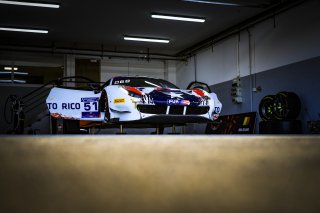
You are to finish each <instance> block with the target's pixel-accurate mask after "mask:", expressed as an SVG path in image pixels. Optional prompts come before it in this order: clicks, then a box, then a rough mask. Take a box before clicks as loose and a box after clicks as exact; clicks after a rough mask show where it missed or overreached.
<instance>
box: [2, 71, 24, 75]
mask: <svg viewBox="0 0 320 213" xmlns="http://www.w3.org/2000/svg"><path fill="white" fill-rule="evenodd" d="M8 74H14V75H29V73H27V72H6V71H0V75H8Z"/></svg>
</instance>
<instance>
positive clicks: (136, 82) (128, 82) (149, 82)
mask: <svg viewBox="0 0 320 213" xmlns="http://www.w3.org/2000/svg"><path fill="white" fill-rule="evenodd" d="M112 85H125V86H131V87H159V88H175V89H178V87H177V86H175V85H174V84H172V83H170V82H168V81H166V80H162V79H154V78H130V77H127V78H126V77H117V78H114V79H113V81H112Z"/></svg>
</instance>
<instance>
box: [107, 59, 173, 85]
mask: <svg viewBox="0 0 320 213" xmlns="http://www.w3.org/2000/svg"><path fill="white" fill-rule="evenodd" d="M136 75H140V76H149V77H155V78H161V79H166V80H169V81H170V82H172V83H176V67H175V63H174V62H172V61H160V60H150V61H149V62H148V61H147V60H138V59H112V58H111V59H103V60H101V81H107V80H108V79H110V78H112V77H115V76H136Z"/></svg>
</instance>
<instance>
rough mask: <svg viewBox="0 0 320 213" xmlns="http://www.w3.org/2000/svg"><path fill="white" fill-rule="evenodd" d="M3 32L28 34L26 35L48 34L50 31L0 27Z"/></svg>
mask: <svg viewBox="0 0 320 213" xmlns="http://www.w3.org/2000/svg"><path fill="white" fill-rule="evenodd" d="M0 30H2V31H13V32H26V33H48V30H34V29H22V28H12V27H0Z"/></svg>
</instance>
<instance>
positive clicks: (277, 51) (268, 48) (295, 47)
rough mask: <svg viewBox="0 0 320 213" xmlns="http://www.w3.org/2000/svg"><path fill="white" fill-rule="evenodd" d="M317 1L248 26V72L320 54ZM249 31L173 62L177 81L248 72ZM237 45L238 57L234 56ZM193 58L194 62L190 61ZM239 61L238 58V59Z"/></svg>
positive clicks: (225, 77)
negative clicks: (183, 59) (274, 18)
mask: <svg viewBox="0 0 320 213" xmlns="http://www.w3.org/2000/svg"><path fill="white" fill-rule="evenodd" d="M318 11H320V2H319V1H315V0H314V1H310V2H307V3H304V4H303V5H301V6H299V7H297V8H293V9H291V10H289V11H287V12H285V13H283V14H280V15H278V16H276V20H275V23H276V25H274V20H273V19H269V20H267V21H265V22H263V23H260V24H258V25H256V26H254V27H252V28H250V29H249V32H250V34H251V39H250V40H251V48H250V51H251V53H252V58H251V59H252V60H251V67H252V69H251V73H253V74H254V73H259V72H263V71H267V70H271V69H275V68H277V67H281V66H285V65H288V64H292V63H296V62H299V61H304V60H307V59H310V58H314V57H317V56H320V48H318V47H319V45H320V39H319V38H320V22H319V21H318V20H320V13H319V12H318ZM249 32H248V31H242V32H241V33H240V37H239V35H235V36H232V37H229V38H227V39H225V40H224V41H222V42H219V43H217V44H214V45H213V47H209V48H207V49H204V50H202V51H200V52H198V53H196V56H194V57H192V58H190V59H189V61H188V63H185V62H177V79H178V80H177V84H178V86H180V87H185V86H187V84H188V82H190V81H191V80H194V79H195V71H196V73H197V75H196V78H197V80H198V81H204V82H206V83H208V84H209V85H214V84H218V83H222V82H225V81H228V80H231V79H233V78H235V77H236V76H237V75H238V74H239V72H240V76H246V75H249V74H250V63H249V61H250V60H249V52H250V51H249ZM238 42H239V44H238ZM238 46H239V60H238ZM195 61H196V66H195V65H194V62H195ZM238 61H239V62H238Z"/></svg>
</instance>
